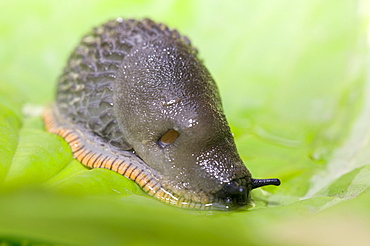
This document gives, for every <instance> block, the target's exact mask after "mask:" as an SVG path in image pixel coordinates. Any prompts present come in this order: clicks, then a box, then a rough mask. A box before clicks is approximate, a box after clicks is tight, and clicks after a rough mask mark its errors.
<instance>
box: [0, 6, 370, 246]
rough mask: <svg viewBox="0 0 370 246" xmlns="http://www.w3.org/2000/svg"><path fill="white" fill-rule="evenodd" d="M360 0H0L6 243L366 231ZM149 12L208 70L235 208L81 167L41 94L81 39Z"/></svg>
mask: <svg viewBox="0 0 370 246" xmlns="http://www.w3.org/2000/svg"><path fill="white" fill-rule="evenodd" d="M369 7H370V4H369V1H366V0H362V1H361V0H358V1H355V0H341V1H337V0H328V1H319V0H301V1H293V0H269V1H265V0H261V1H249V0H244V1H243V0H234V1H219V0H213V1H212V0H198V1H196V0H188V1H181V0H177V1H175V0H157V1H149V0H138V1H133V0H132V1H128V0H120V1H113V0H111V1H102V0H101V1H98V0H91V1H79V0H77V1H68V0H67V1H56V0H53V1H52V0H50V1H46V0H29V1H25V0H24V1H22V0H19V1H10V0H8V1H6V0H0V9H1V10H2V11H1V12H2V13H1V15H0V183H1V188H0V245H163V244H165V243H166V244H172V245H173V244H176V245H189V244H192V245H194V244H195V245H210V244H213V245H221V244H241V245H348V244H351V245H369V244H370V234H369V233H368V232H369V231H370V209H369V208H370V205H369V204H370V188H369V185H370V178H369V177H370V161H369V160H370V148H369V147H370V146H369V145H370V142H369V140H370V127H369V122H370V100H369V98H370V91H369V81H368V78H369V75H368V73H369V66H368V65H369V64H368V61H369V58H368V44H367V35H368V31H369V30H368V24H369V13H370V12H369V10H370V8H369ZM117 17H122V18H143V17H149V18H152V19H153V20H155V21H158V22H164V23H166V24H167V25H168V26H170V27H171V28H176V29H178V30H179V32H180V33H181V34H183V35H187V36H188V37H189V38H190V40H191V41H192V43H193V44H194V45H195V46H196V47H197V48H198V49H199V51H200V57H201V58H202V59H203V60H204V63H205V64H206V66H207V67H208V69H209V70H210V72H211V73H212V75H213V77H214V79H215V80H216V82H217V84H218V86H219V89H220V92H221V97H222V100H223V105H224V109H225V113H226V115H227V117H228V120H229V123H230V126H231V128H232V131H233V133H234V135H235V139H236V143H237V146H238V149H239V153H240V155H241V157H242V159H243V160H244V162H245V164H246V166H247V167H248V168H249V170H250V171H251V173H252V174H253V177H255V178H267V177H279V178H280V179H281V181H282V185H281V186H280V187H266V188H263V189H259V190H255V191H253V192H252V198H253V200H254V205H253V206H254V207H253V208H249V209H240V210H238V211H234V212H205V211H190V210H182V209H178V208H173V207H170V206H167V205H165V204H162V203H160V202H158V201H156V200H154V199H152V198H150V197H147V196H146V195H145V194H143V192H142V191H141V190H140V189H139V188H138V187H137V186H136V185H135V184H133V183H132V182H131V181H128V180H126V179H125V178H123V177H121V176H120V175H117V174H115V173H113V172H110V171H107V170H97V169H96V170H87V169H85V168H84V167H82V166H81V165H80V164H79V163H78V162H77V161H75V160H74V159H73V158H72V155H71V152H70V150H69V148H68V145H67V144H66V143H65V142H64V141H62V140H61V139H60V138H59V137H57V136H54V135H52V134H49V133H47V132H45V131H44V129H43V124H42V122H41V119H40V116H39V115H40V111H41V110H42V107H44V106H45V105H47V104H48V103H50V102H52V100H53V98H54V90H55V85H56V82H57V78H58V76H59V75H60V73H61V71H62V69H63V66H64V64H65V63H66V60H67V58H68V56H69V54H70V52H71V51H72V50H73V48H74V47H75V46H76V45H77V44H78V42H79V40H80V38H81V37H82V36H83V35H84V34H85V33H87V32H88V31H89V30H90V29H91V28H92V27H94V26H97V25H100V24H102V23H103V22H105V21H107V20H109V19H115V18H117Z"/></svg>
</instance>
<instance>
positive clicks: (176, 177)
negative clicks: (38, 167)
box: [54, 19, 271, 209]
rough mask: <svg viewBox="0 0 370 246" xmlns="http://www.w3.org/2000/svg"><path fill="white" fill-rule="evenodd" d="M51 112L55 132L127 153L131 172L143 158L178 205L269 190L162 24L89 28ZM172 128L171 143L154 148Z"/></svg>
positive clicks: (188, 52) (190, 55)
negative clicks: (66, 131)
mask: <svg viewBox="0 0 370 246" xmlns="http://www.w3.org/2000/svg"><path fill="white" fill-rule="evenodd" d="M55 107H56V109H55V112H54V114H55V119H56V122H57V126H58V127H59V128H62V129H63V128H66V129H72V130H73V129H78V130H79V132H80V133H81V134H80V135H81V136H82V135H83V136H84V137H83V138H81V139H80V141H81V142H85V143H87V142H88V143H89V144H86V146H90V147H89V148H91V149H94V151H95V152H96V153H99V148H102V147H101V146H106V147H105V148H108V147H109V146H112V149H113V148H114V149H115V151H117V149H118V152H121V153H128V152H130V153H131V152H133V153H135V154H136V155H137V160H138V161H137V162H136V163H134V164H135V165H136V166H137V167H138V168H139V169H140V168H141V167H142V168H144V164H143V162H142V160H143V161H144V163H145V169H146V172H147V173H152V174H153V175H152V178H151V179H156V180H157V181H156V182H159V183H160V187H163V189H165V190H168V191H169V192H170V193H173V194H175V195H176V196H177V197H184V198H185V199H187V200H190V201H194V202H195V203H198V204H212V206H214V207H217V206H219V208H220V209H225V208H226V209H229V208H235V207H239V206H242V205H245V204H247V203H248V200H249V192H250V190H251V189H252V188H256V187H259V186H262V185H266V184H271V182H270V181H264V180H259V181H258V183H255V182H254V181H255V180H253V179H251V175H250V173H249V172H248V170H247V168H246V167H245V166H244V164H243V163H242V161H241V159H240V157H239V155H238V153H237V150H236V147H235V144H234V139H233V137H232V134H231V132H230V129H229V126H228V124H227V121H226V118H225V115H224V113H223V111H222V106H221V101H220V97H219V93H218V90H217V87H216V85H215V82H214V81H213V79H212V77H211V75H210V74H209V72H208V70H207V69H206V68H205V67H204V65H203V64H202V62H201V61H200V60H199V59H198V58H197V51H196V50H195V49H194V48H193V47H192V46H191V45H190V41H189V40H188V39H187V38H186V37H184V36H181V35H179V34H178V33H177V31H175V30H170V29H169V28H167V27H166V26H164V25H163V24H156V23H154V22H152V21H150V20H148V19H145V20H141V21H135V20H125V21H123V20H117V21H110V22H107V23H105V24H104V25H102V26H99V27H97V28H95V29H94V30H93V31H92V32H91V33H90V34H88V35H87V36H85V37H84V38H83V39H82V40H81V43H80V44H79V45H78V46H77V48H76V49H75V50H74V52H73V53H72V55H71V57H70V58H69V60H68V64H67V66H66V67H65V69H64V72H63V74H62V75H61V76H60V79H59V82H58V90H57V100H56V104H55ZM170 130H172V131H173V132H177V134H178V137H177V138H175V139H173V140H171V143H169V144H166V145H163V144H161V142H160V140H161V137H162V136H163V135H165V134H166V133H167V132H168V131H170ZM107 146H108V147H107ZM101 151H102V152H103V149H101ZM107 151H109V148H108V150H107ZM131 154H132V153H131ZM122 156H124V155H122ZM135 157H136V156H135ZM130 161H132V160H131V159H130ZM148 170H149V171H148ZM166 194H167V193H166Z"/></svg>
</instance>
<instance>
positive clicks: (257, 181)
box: [252, 179, 280, 189]
mask: <svg viewBox="0 0 370 246" xmlns="http://www.w3.org/2000/svg"><path fill="white" fill-rule="evenodd" d="M266 185H275V186H279V185H280V180H279V179H252V189H256V188H259V187H262V186H266Z"/></svg>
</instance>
